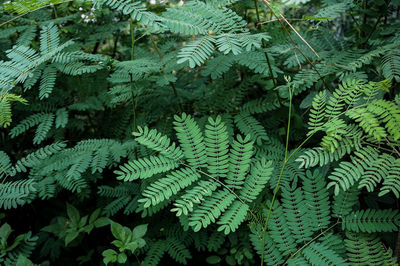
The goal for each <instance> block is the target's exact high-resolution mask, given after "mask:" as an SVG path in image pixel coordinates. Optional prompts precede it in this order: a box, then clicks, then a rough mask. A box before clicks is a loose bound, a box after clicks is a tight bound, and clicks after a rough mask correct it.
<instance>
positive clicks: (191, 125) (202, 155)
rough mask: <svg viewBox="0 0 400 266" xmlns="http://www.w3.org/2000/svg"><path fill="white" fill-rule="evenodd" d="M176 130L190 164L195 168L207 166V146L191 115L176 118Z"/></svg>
mask: <svg viewBox="0 0 400 266" xmlns="http://www.w3.org/2000/svg"><path fill="white" fill-rule="evenodd" d="M174 125H175V127H174V128H175V130H176V131H177V137H178V139H179V142H180V145H181V147H182V150H183V153H184V155H185V157H186V158H187V160H188V163H189V164H190V165H192V166H194V167H204V166H206V162H207V157H206V146H205V144H204V142H203V139H204V138H203V135H202V134H201V132H200V129H199V127H198V125H197V124H196V122H195V121H194V119H193V118H192V117H191V116H190V115H186V114H185V113H183V114H182V116H181V117H179V116H175V122H174Z"/></svg>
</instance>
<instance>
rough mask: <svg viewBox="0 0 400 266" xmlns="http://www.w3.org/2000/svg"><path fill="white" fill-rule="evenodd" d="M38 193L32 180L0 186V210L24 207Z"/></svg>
mask: <svg viewBox="0 0 400 266" xmlns="http://www.w3.org/2000/svg"><path fill="white" fill-rule="evenodd" d="M36 191H37V189H36V183H35V182H34V181H33V180H32V179H29V180H19V181H11V182H6V183H4V184H0V208H3V209H6V210H7V209H11V208H17V207H18V205H24V204H25V203H26V202H27V201H29V200H30V197H32V194H33V193H35V192H36Z"/></svg>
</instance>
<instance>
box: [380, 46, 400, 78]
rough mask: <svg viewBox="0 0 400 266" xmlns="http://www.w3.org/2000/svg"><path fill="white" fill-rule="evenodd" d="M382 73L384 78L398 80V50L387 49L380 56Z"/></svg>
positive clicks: (399, 68) (399, 61)
mask: <svg viewBox="0 0 400 266" xmlns="http://www.w3.org/2000/svg"><path fill="white" fill-rule="evenodd" d="M382 73H383V76H384V77H385V78H388V79H390V80H393V79H395V80H396V81H397V82H400V50H399V49H389V50H388V51H386V52H385V53H384V55H383V57H382Z"/></svg>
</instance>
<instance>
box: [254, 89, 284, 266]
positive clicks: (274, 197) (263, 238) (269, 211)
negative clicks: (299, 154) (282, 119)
mask: <svg viewBox="0 0 400 266" xmlns="http://www.w3.org/2000/svg"><path fill="white" fill-rule="evenodd" d="M289 90H290V87H289ZM291 115H292V92H291V91H289V114H288V125H287V129H286V144H285V156H284V160H283V164H282V167H281V172H280V173H279V177H278V182H277V183H276V186H275V190H274V195H273V196H272V201H271V204H270V205H269V210H268V215H267V219H266V220H265V223H264V227H263V231H262V245H261V247H262V248H261V266H263V265H264V250H265V237H266V233H267V228H268V221H269V219H270V217H271V213H272V207H273V206H274V202H275V199H276V196H277V194H278V191H279V185H280V182H281V179H282V175H283V170H284V169H285V167H286V165H287V163H288V161H289V159H288V158H287V155H288V150H289V134H290V120H291Z"/></svg>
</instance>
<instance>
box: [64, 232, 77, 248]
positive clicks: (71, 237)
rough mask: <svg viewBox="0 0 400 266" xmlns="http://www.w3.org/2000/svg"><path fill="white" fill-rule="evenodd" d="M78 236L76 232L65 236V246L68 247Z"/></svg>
mask: <svg viewBox="0 0 400 266" xmlns="http://www.w3.org/2000/svg"><path fill="white" fill-rule="evenodd" d="M78 235H79V232H78V231H74V232H71V233H69V234H67V236H66V237H65V246H68V244H69V243H71V242H72V241H73V240H74V239H75V238H77V237H78Z"/></svg>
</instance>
